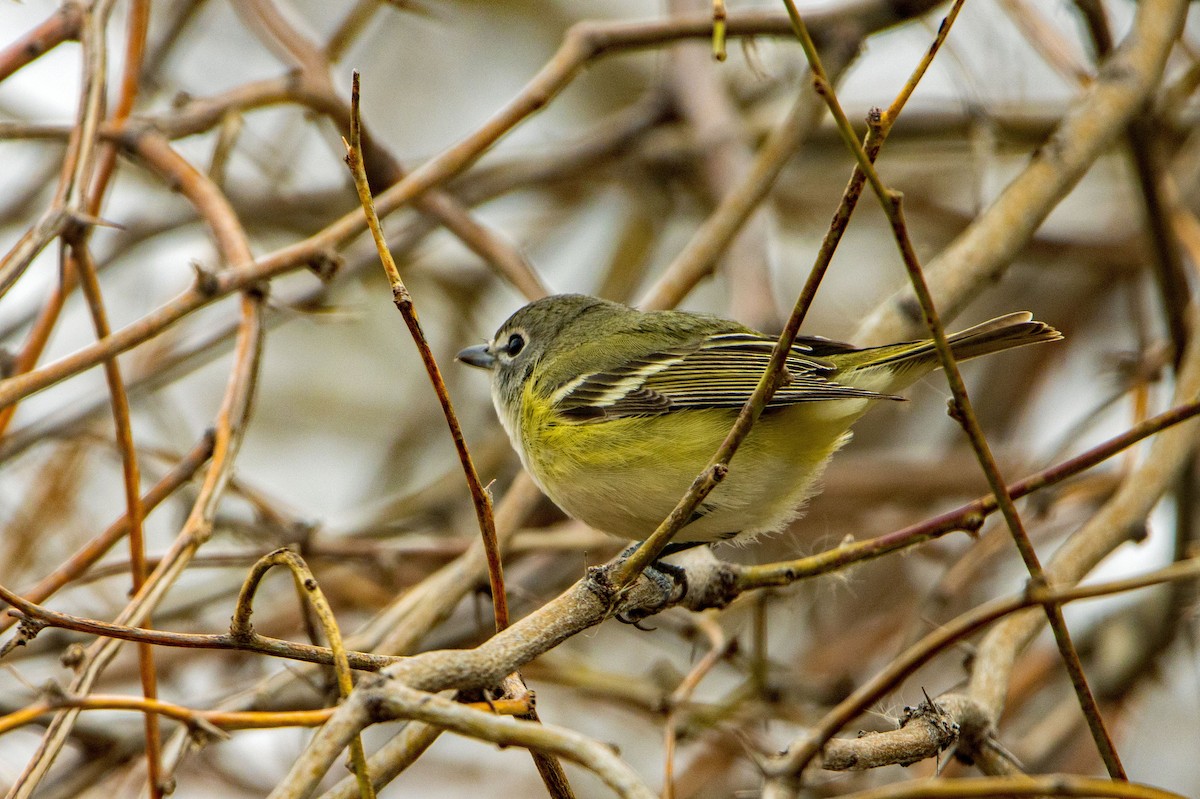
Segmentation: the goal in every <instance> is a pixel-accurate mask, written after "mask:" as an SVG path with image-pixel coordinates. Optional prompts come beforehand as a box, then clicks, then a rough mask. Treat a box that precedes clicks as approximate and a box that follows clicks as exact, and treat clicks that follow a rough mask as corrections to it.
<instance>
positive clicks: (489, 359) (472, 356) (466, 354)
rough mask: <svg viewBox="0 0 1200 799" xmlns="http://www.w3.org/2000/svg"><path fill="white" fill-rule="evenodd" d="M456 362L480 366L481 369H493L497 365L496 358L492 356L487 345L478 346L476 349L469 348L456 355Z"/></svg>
mask: <svg viewBox="0 0 1200 799" xmlns="http://www.w3.org/2000/svg"><path fill="white" fill-rule="evenodd" d="M454 360H456V361H462V362H463V363H465V364H468V365H470V366H478V367H479V368H480V369H491V368H492V367H493V366H495V365H496V356H495V355H492V352H491V350H490V349H489V347H488V345H487V344H476V345H475V346H474V347H467V348H466V349H465V350H463V351H462V352H460V353H459V354H458V355H455V356H454Z"/></svg>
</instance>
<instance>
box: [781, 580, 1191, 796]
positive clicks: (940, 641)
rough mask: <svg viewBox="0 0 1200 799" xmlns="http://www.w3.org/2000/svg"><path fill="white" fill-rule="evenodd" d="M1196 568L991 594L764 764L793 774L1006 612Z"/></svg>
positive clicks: (1136, 586)
mask: <svg viewBox="0 0 1200 799" xmlns="http://www.w3.org/2000/svg"><path fill="white" fill-rule="evenodd" d="M1198 573H1200V559H1196V558H1193V559H1192V560H1189V561H1185V562H1182V563H1174V564H1172V565H1170V566H1168V567H1166V568H1164V569H1159V570H1158V571H1154V572H1150V573H1148V574H1145V575H1142V576H1139V577H1133V578H1129V579H1125V580H1114V581H1112V582H1107V583H1098V584H1095V585H1086V586H1073V587H1066V588H1045V587H1037V586H1034V585H1033V584H1032V583H1030V584H1029V585H1028V586H1026V589H1025V591H1024V593H1022V594H1019V595H1017V596H1014V597H1008V598H1002V599H994V600H992V601H991V602H987V603H985V604H983V605H980V606H979V607H977V608H974V609H973V610H970V611H968V612H966V613H964V614H962V615H961V616H958V617H957V618H955V619H953V620H951V621H949V622H947V623H945V624H943V625H941V626H940V627H938V629H936V630H934V631H933V632H931V633H929V634H928V635H926V636H925V637H924V638H922V639H921V640H920V641H918V642H917V643H915V644H913V645H912V646H910V647H909V648H908V649H906V650H904V652H902V653H900V654H899V655H898V656H897V657H895V658H893V659H892V660H891V662H889V663H888V665H887V666H886V667H885V668H884V669H883V670H882V671H881V672H879V673H878V674H877V675H875V676H874V677H872V678H871V679H870V680H868V681H867V682H866V683H864V684H863V685H861V686H860V687H859V688H857V689H855V691H854V692H853V693H852V694H850V696H848V697H846V698H845V699H844V700H842V701H841V702H840V703H838V705H837V707H835V708H834V709H833V710H831V711H829V712H828V713H826V714H825V716H824V717H823V718H822V719H821V721H820V722H818V723H817V724H816V725H815V726H814V727H812V728H811V729H810V731H809V732H808V733H807V734H806V735H805V737H804V738H803V739H801V740H799V741H796V742H795V743H794V744H793V745H792V746H789V747H788V750H787V751H786V752H785V753H784V754H783V755H781V756H779V757H778V758H775V759H774V760H773V761H772V762H771V763H770V765H769V766H768V768H767V771H768V773H769V774H770V775H772V776H778V777H783V776H787V777H793V778H794V777H795V776H796V775H799V774H800V772H801V771H803V770H804V768H805V767H806V766H807V765H809V764H810V763H812V762H814V760H815V758H817V756H818V755H819V754H820V751H821V747H822V746H823V745H824V743H825V742H826V741H828V740H829V739H831V738H832V737H833V736H834V735H835V734H836V733H837V731H838V730H840V729H842V728H843V727H845V726H846V725H847V724H849V723H850V722H851V721H852V720H853V719H854V718H855V717H856V716H858V715H859V714H860V713H862V712H863V711H864V710H866V709H867V708H868V707H870V706H871V704H872V703H874V702H877V701H879V700H880V699H882V698H883V697H884V696H886V695H887V693H888V692H889V691H891V690H892V689H894V688H895V687H896V686H897V685H899V684H900V683H901V681H903V680H904V679H905V678H906V677H908V676H909V675H911V674H912V673H913V672H914V671H915V670H916V669H917V668H918V667H919V666H921V665H922V664H923V663H925V662H927V661H928V660H929V658H931V657H932V656H933V655H934V654H936V653H937V652H941V651H943V650H945V649H946V648H947V647H949V646H951V645H953V644H954V643H956V642H958V641H961V640H963V639H964V638H966V637H968V636H970V635H972V634H973V633H976V632H978V631H979V630H981V629H983V628H984V627H986V626H987V625H989V624H991V623H992V622H994V621H996V620H997V619H1001V618H1004V617H1006V616H1010V615H1012V614H1014V613H1016V612H1018V611H1020V610H1023V609H1026V608H1034V607H1038V606H1045V605H1047V604H1055V605H1061V604H1062V603H1065V602H1072V601H1076V600H1080V599H1091V598H1095V597H1100V596H1108V595H1111V594H1117V593H1124V592H1126V591H1132V590H1136V589H1139V588H1145V587H1147V586H1151V585H1158V584H1159V583H1162V582H1166V581H1168V580H1183V579H1191V578H1193V577H1194V576H1195V575H1196V574H1198Z"/></svg>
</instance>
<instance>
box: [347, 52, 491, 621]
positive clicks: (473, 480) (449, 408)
mask: <svg viewBox="0 0 1200 799" xmlns="http://www.w3.org/2000/svg"><path fill="white" fill-rule="evenodd" d="M350 97H351V99H350V106H351V112H350V141H349V142H348V143H346V164H347V165H348V166H349V167H350V172H351V174H352V175H353V176H354V186H355V188H357V189H358V199H359V202H361V203H362V207H363V213H365V214H366V217H367V224H368V226H369V227H370V229H371V234H372V236H374V238H375V246H376V248H377V249H378V250H379V259H380V261H381V262H382V263H383V269H384V272H386V273H387V277H388V281H389V282H390V283H391V286H392V301H393V302H395V303H396V308H397V309H398V310H399V311H400V315H401V316H402V317H404V324H405V325H407V326H408V332H409V333H410V334H411V335H412V339H413V343H414V344H416V346H417V351H418V352H419V353H420V355H421V362H422V363H423V364H425V371H426V372H427V373H428V374H429V382H430V383H432V384H433V390H434V393H436V394H437V398H438V402H439V403H440V404H441V406H442V414H443V416H445V418H446V425H447V426H448V427H449V428H450V437H451V438H452V439H453V440H454V449H455V452H456V453H457V454H458V460H459V463H460V464H462V469H463V474H464V475H465V476H466V478H467V487H468V488H469V489H470V491H471V501H472V503H473V504H474V506H475V519H476V521H478V523H479V534H480V536H482V538H483V546H484V551H485V552H486V553H487V561H488V581H489V582H490V584H491V588H492V608H493V610H494V612H495V619H496V629H497V630H503V629H504V628H505V627H507V626H508V598H507V596H506V594H505V590H504V567H503V564H502V563H501V560H500V544H499V542H498V541H497V539H496V522H495V519H494V518H493V516H492V498H491V496H490V495H489V493H488V492H487V490H486V489H485V488H484V487H483V482H482V481H481V480H480V479H479V473H478V472H476V471H475V463H474V462H473V461H472V460H471V453H470V452H469V451H468V450H467V443H466V439H464V438H463V434H462V427H461V426H460V425H459V423H458V416H457V415H456V414H455V413H454V406H453V405H452V404H451V403H450V394H449V392H448V391H447V390H446V382H445V381H444V380H443V379H442V372H441V369H439V368H438V365H437V361H436V360H435V359H434V357H433V352H432V350H430V349H429V342H428V341H427V340H426V339H425V333H424V331H422V330H421V321H420V319H418V318H417V309H416V307H415V306H414V305H413V301H412V296H411V295H410V294H409V291H408V288H407V287H406V286H405V285H404V281H403V280H402V279H401V278H400V271H399V270H398V269H397V268H396V263H395V261H393V260H392V254H391V252H390V251H389V250H388V247H387V242H386V241H385V240H384V238H383V230H382V229H381V228H380V227H379V218H378V217H377V216H376V215H375V209H374V204H373V202H372V200H371V189H370V186H368V185H367V175H366V172H365V171H364V169H363V162H362V142H361V141H360V138H359V135H358V134H359V123H358V118H359V114H358V101H359V94H358V72H357V71H356V72H355V73H354V87H353V89H351V95H350Z"/></svg>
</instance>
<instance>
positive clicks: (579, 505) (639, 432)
mask: <svg viewBox="0 0 1200 799" xmlns="http://www.w3.org/2000/svg"><path fill="white" fill-rule="evenodd" d="M531 382H532V381H531ZM866 409H867V402H866V401H864V400H834V401H826V402H812V403H801V404H797V405H791V406H787V407H784V408H778V409H773V410H769V411H768V412H766V413H764V414H763V416H762V417H761V418H760V419H759V420H758V422H757V423H756V424H755V426H754V427H753V428H752V429H751V431H750V435H749V436H748V437H747V438H746V440H745V441H744V442H743V443H742V445H741V447H740V448H739V449H738V452H737V454H736V455H735V456H734V459H733V461H732V462H731V464H730V469H729V474H728V476H727V477H726V478H725V480H724V481H723V482H722V483H721V485H720V486H718V487H717V488H716V490H714V491H713V492H712V493H711V494H709V496H708V497H707V498H706V499H705V501H704V503H703V504H702V505H701V506H700V513H701V514H702V515H701V516H700V518H697V519H696V520H695V521H693V522H692V523H691V524H689V525H688V526H687V527H686V528H685V530H686V532H685V533H683V534H682V535H681V536H680V538H681V540H687V541H713V540H719V539H723V538H729V537H732V536H734V535H737V536H738V537H739V539H740V540H743V541H745V540H748V539H749V538H750V537H752V536H753V535H755V534H758V533H764V532H769V531H772V530H776V529H778V528H779V527H781V526H782V525H784V524H785V523H786V522H788V521H790V520H791V519H792V518H794V517H795V516H796V515H797V514H798V513H799V512H800V510H801V508H800V506H801V504H802V503H803V501H804V500H805V499H807V498H808V497H809V496H810V495H811V494H812V493H813V491H814V490H815V483H816V481H817V479H818V478H819V477H820V474H821V471H822V470H823V468H824V464H825V463H826V462H827V461H828V458H829V456H830V455H832V454H833V452H834V451H835V450H836V449H837V448H838V447H840V446H841V445H842V444H844V443H845V442H846V441H847V440H848V439H849V437H850V436H849V434H848V433H845V432H844V431H845V430H846V428H847V427H848V426H849V425H850V424H851V423H852V421H853V419H855V418H857V417H858V416H860V415H862V413H863V412H865V411H866ZM519 413H520V420H519V429H520V430H521V437H522V441H521V444H522V446H521V447H520V448H519V449H520V451H521V453H522V457H523V459H524V461H525V466H526V468H527V469H528V470H529V471H530V473H531V474H532V475H533V477H534V478H535V479H536V480H537V482H538V484H539V485H540V486H541V487H542V489H543V490H544V491H545V492H546V494H547V496H549V497H550V499H551V500H553V501H554V502H555V503H556V504H557V505H559V506H560V507H561V508H562V509H563V510H565V511H566V512H567V513H568V514H570V515H572V516H574V517H576V518H579V519H584V520H585V521H587V522H588V523H589V524H592V525H593V526H595V527H599V528H600V529H602V530H606V531H608V532H610V533H613V534H615V535H619V536H623V537H626V538H632V539H641V538H645V537H646V536H648V535H649V534H650V533H651V532H653V531H654V529H655V528H656V527H657V526H658V525H659V523H660V522H662V520H663V519H665V518H666V517H667V514H669V513H670V512H671V509H672V508H674V507H675V504H676V503H677V502H678V501H679V498H680V497H681V496H683V494H684V492H685V491H686V490H687V488H688V486H689V485H691V483H692V481H693V480H694V479H695V478H696V475H698V474H699V473H700V472H701V470H703V469H704V467H705V466H706V465H707V464H708V461H709V459H711V458H712V456H713V454H714V453H715V452H716V451H717V448H718V447H719V446H720V444H721V441H722V440H723V439H724V437H725V434H726V433H728V432H729V428H730V427H731V426H732V425H733V422H734V419H735V418H736V416H737V412H736V411H734V410H729V409H709V410H692V411H688V412H686V413H668V414H662V415H659V416H650V417H634V418H618V419H611V420H604V421H588V422H578V421H573V420H568V419H565V418H563V417H561V416H559V415H558V414H556V413H555V412H554V410H553V407H552V406H551V405H550V403H549V402H547V401H546V400H545V399H541V400H538V399H537V398H536V397H535V395H534V393H533V390H532V386H530V385H526V386H525V390H524V392H523V396H522V401H521V403H520V411H519ZM510 421H511V422H517V421H518V420H517V419H513V420H510Z"/></svg>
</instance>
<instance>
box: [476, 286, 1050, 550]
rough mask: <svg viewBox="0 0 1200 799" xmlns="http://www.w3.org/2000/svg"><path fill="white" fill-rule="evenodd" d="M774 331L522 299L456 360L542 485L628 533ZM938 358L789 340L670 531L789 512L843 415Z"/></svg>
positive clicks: (705, 455) (702, 454)
mask: <svg viewBox="0 0 1200 799" xmlns="http://www.w3.org/2000/svg"><path fill="white" fill-rule="evenodd" d="M1061 337H1062V336H1061V335H1060V334H1059V332H1058V331H1057V330H1055V329H1054V328H1052V327H1050V326H1049V325H1045V324H1042V323H1041V322H1036V321H1033V317H1032V315H1031V314H1029V313H1012V314H1008V315H1007V316H1001V317H999V318H997V319H993V320H991V321H990V322H984V323H983V324H981V325H976V326H975V327H972V328H970V329H968V330H964V331H962V332H961V333H956V334H954V335H953V336H950V343H951V345H952V348H953V351H954V355H955V357H956V358H957V359H958V360H964V359H967V358H974V357H976V356H979V355H987V354H988V353H992V352H998V351H1000V350H1006V349H1010V348H1012V347H1020V346H1023V345H1025V344H1034V343H1037V342H1041V341H1054V340H1056V339H1059V338H1061ZM774 344H775V338H773V337H771V336H766V335H763V334H762V333H758V332H756V331H754V330H751V329H749V328H747V327H745V326H743V325H740V324H738V323H737V322H731V321H729V320H727V319H721V318H719V317H716V316H708V315H705V314H698V313H686V312H682V311H650V312H643V311H638V310H635V309H633V308H629V307H627V306H624V305H619V304H617V303H615V302H608V301H607V300H601V299H597V298H595V297H587V296H582V295H579V294H563V295H557V296H552V297H546V298H543V299H540V300H537V301H536V302H532V303H530V304H528V305H526V306H525V307H524V308H521V309H520V310H519V311H517V312H516V313H514V314H513V315H512V316H511V317H509V319H508V321H506V322H505V323H504V324H502V325H501V326H500V329H499V330H497V331H496V335H495V336H494V337H493V338H492V340H491V341H490V342H488V343H487V344H481V345H479V346H475V347H468V348H467V349H465V350H463V351H462V352H460V353H459V354H458V360H460V361H463V362H464V363H467V364H470V365H471V366H478V367H481V368H484V369H488V370H490V371H491V388H492V400H493V402H494V403H495V405H496V411H497V413H498V414H499V416H500V421H501V423H503V425H504V429H505V430H506V431H507V432H508V437H509V439H510V440H511V441H512V445H513V447H514V448H515V449H516V451H517V452H518V453H519V454H520V456H521V462H522V463H524V464H525V468H526V469H527V470H528V471H529V473H530V474H531V475H532V476H533V479H534V480H536V481H537V483H538V485H539V486H540V487H541V489H542V490H543V491H544V492H545V493H546V496H548V497H550V499H551V500H553V501H554V502H555V504H557V505H558V506H559V507H560V508H562V509H563V510H564V511H566V512H567V513H568V514H569V515H571V516H573V517H575V518H576V519H579V520H581V521H583V522H585V523H587V524H589V525H591V526H592V527H595V528H597V529H599V530H604V531H606V532H608V533H612V534H614V535H617V536H621V537H623V538H630V539H635V540H637V539H642V538H645V537H646V536H648V535H649V534H650V533H651V532H653V531H654V529H655V528H656V527H657V526H658V524H659V523H660V522H662V520H663V519H664V518H666V516H667V514H668V513H670V512H671V509H672V508H674V506H675V504H676V503H677V502H678V501H679V499H680V497H681V496H683V493H684V492H685V491H686V490H687V488H688V486H689V485H690V484H691V482H692V480H693V479H695V477H696V475H697V474H699V473H700V471H701V470H702V469H703V468H704V467H705V466H706V465H707V463H708V461H709V459H711V458H712V456H713V454H714V453H715V452H716V451H717V448H718V447H719V446H720V444H721V442H722V440H723V439H724V438H725V436H726V434H727V433H728V432H729V429H730V427H731V426H732V425H733V421H734V419H735V418H736V416H737V413H738V411H739V410H740V409H741V407H742V405H743V404H744V403H745V401H746V399H747V398H748V397H749V396H750V394H751V392H752V391H753V390H754V388H755V386H756V385H757V384H758V381H759V379H760V378H761V377H762V374H763V371H764V369H765V368H766V366H767V360H768V358H769V356H770V354H771V349H772V347H773V346H774ZM937 365H938V357H937V352H936V351H935V349H934V346H933V342H932V340H926V341H909V342H904V343H901V344H892V345H890V346H884V347H870V348H866V349H859V348H856V347H852V346H850V345H848V344H839V343H837V342H834V341H829V340H827V339H823V338H801V339H797V340H796V343H795V345H794V346H793V347H792V351H791V353H790V354H789V356H788V360H787V372H788V374H787V380H786V382H785V383H784V384H783V385H782V386H781V387H780V388H779V389H778V390H777V391H776V392H775V395H774V396H773V397H772V399H771V402H770V403H769V404H768V405H767V407H766V410H765V411H764V412H763V414H762V416H761V417H760V418H759V420H758V421H757V422H756V423H755V425H754V427H753V428H752V429H751V431H750V434H749V436H747V437H746V439H745V440H744V441H743V442H742V445H741V447H740V448H739V449H738V451H737V454H736V456H735V457H734V459H733V461H732V462H731V463H730V467H729V473H728V476H727V477H726V478H725V480H724V482H722V483H721V484H720V485H719V486H718V487H717V488H716V490H714V491H713V492H712V493H711V494H709V495H708V497H707V498H706V499H705V500H704V502H703V503H701V504H700V506H699V507H698V508H697V510H696V512H695V514H694V516H693V517H692V519H691V521H690V522H689V523H688V524H687V526H685V527H684V528H683V529H682V530H680V531H679V533H678V535H677V536H676V537H675V542H676V543H684V542H707V541H716V540H726V539H732V538H735V537H736V538H739V539H743V540H745V539H748V538H750V537H752V536H754V535H757V534H759V533H765V532H770V531H773V530H777V529H779V528H780V527H782V526H783V525H784V524H785V523H787V522H788V521H790V520H791V519H793V518H794V517H795V516H796V515H797V514H798V513H799V511H800V507H801V505H802V504H803V503H804V501H805V500H806V499H807V498H808V497H809V496H810V495H811V494H812V493H813V492H814V490H815V484H816V481H817V479H818V477H819V476H820V474H821V472H822V470H823V469H824V467H825V464H826V462H827V461H828V460H829V458H830V456H831V455H833V453H834V452H835V451H836V450H837V449H838V448H839V447H841V446H842V445H843V444H845V443H846V441H847V440H849V438H850V433H849V428H850V425H852V424H853V423H854V422H855V421H856V420H857V419H858V418H859V417H860V416H862V415H863V414H864V413H865V412H866V411H867V409H868V408H869V407H870V406H871V405H872V404H873V403H874V402H875V401H876V400H884V399H888V400H894V399H900V398H899V397H896V396H895V395H894V394H893V392H895V391H898V390H900V389H902V388H904V387H905V386H907V385H909V384H910V383H912V382H913V381H915V380H917V379H918V378H920V377H921V376H922V375H925V374H927V373H928V372H930V371H932V370H933V369H934V368H935V367H936V366H937Z"/></svg>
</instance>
